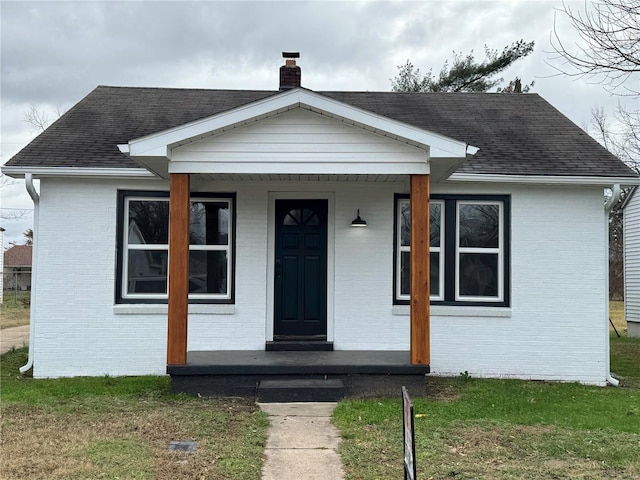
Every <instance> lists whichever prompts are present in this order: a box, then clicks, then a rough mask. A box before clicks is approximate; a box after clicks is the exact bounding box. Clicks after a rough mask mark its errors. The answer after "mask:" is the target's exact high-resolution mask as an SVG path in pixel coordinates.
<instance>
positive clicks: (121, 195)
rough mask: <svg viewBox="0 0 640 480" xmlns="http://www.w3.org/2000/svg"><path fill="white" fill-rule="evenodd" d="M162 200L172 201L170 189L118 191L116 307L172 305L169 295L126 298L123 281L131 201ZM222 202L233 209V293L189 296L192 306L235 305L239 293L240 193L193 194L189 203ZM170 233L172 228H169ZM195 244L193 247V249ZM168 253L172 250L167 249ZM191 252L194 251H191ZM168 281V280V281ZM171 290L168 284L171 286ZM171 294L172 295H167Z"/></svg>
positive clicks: (229, 283) (231, 277) (231, 225)
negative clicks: (127, 210) (225, 296)
mask: <svg viewBox="0 0 640 480" xmlns="http://www.w3.org/2000/svg"><path fill="white" fill-rule="evenodd" d="M136 197H139V198H160V199H165V198H166V199H168V198H169V192H168V191H166V190H118V191H117V216H116V217H117V220H116V221H117V226H116V268H115V270H116V272H115V275H116V278H115V295H114V301H115V303H116V304H156V305H163V304H167V303H168V297H167V296H166V295H165V298H161V297H156V298H144V297H135V298H131V297H124V296H123V290H122V289H123V282H124V278H123V275H124V265H123V262H124V259H125V255H124V250H125V249H126V248H127V245H125V238H124V232H125V230H126V229H128V226H126V225H125V224H124V222H125V218H126V216H125V207H126V202H127V199H131V198H136ZM215 199H221V200H225V201H229V207H230V210H231V212H230V215H229V221H230V227H231V228H230V229H231V236H230V238H229V240H228V247H229V248H228V249H229V251H230V257H231V258H230V265H231V268H230V270H231V272H230V275H229V279H228V285H227V288H228V289H229V290H230V291H229V297H228V298H192V297H191V295H192V294H189V303H190V304H235V290H236V288H235V287H236V210H237V202H236V194H235V192H220V193H212V192H191V194H190V197H189V201H190V202H194V201H195V202H197V201H198V200H208V201H211V200H215ZM167 230H168V226H167ZM191 246H192V245H191V244H190V245H189V247H191ZM167 251H168V247H167ZM189 251H192V250H191V248H189ZM167 280H168V279H167ZM167 288H168V285H167ZM167 293H168V292H167Z"/></svg>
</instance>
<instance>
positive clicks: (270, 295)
mask: <svg viewBox="0 0 640 480" xmlns="http://www.w3.org/2000/svg"><path fill="white" fill-rule="evenodd" d="M286 199H310V200H316V199H317V200H327V342H333V341H335V242H336V238H335V237H336V235H335V211H336V209H335V193H334V192H300V191H295V190H291V191H278V192H269V195H268V212H267V279H266V284H267V322H266V327H265V328H266V330H265V338H266V340H267V342H271V341H273V326H274V318H273V317H274V314H273V309H274V295H275V285H274V279H275V248H276V232H275V217H276V200H286Z"/></svg>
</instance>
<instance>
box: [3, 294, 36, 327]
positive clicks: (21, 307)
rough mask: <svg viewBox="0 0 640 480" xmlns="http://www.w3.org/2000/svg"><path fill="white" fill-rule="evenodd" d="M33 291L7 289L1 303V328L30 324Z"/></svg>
mask: <svg viewBox="0 0 640 480" xmlns="http://www.w3.org/2000/svg"><path fill="white" fill-rule="evenodd" d="M30 305H31V292H29V291H26V292H21V291H18V292H13V291H6V292H4V295H3V296H2V305H0V329H3V328H11V327H20V326H22V325H29V310H30Z"/></svg>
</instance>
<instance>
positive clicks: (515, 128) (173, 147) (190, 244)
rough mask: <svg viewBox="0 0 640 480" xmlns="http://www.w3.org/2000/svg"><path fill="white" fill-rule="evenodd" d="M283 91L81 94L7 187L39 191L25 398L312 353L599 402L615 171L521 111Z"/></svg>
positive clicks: (545, 109)
mask: <svg viewBox="0 0 640 480" xmlns="http://www.w3.org/2000/svg"><path fill="white" fill-rule="evenodd" d="M292 67H293V68H297V67H295V64H294V65H290V66H288V67H283V68H284V69H286V68H292ZM286 73H287V71H285V79H284V83H283V84H282V85H281V87H282V88H281V91H280V92H267V91H227V90H224V91H223V90H172V89H146V88H117V87H98V88H97V89H96V90H94V91H93V92H92V93H90V94H89V95H88V96H87V97H85V99H83V100H82V101H80V102H79V103H78V104H77V105H76V106H75V107H73V108H72V109H71V110H69V111H68V112H67V113H66V114H65V115H63V116H62V117H61V118H60V119H59V120H58V121H57V122H56V123H55V124H54V125H52V126H51V127H50V128H49V129H48V130H47V131H46V132H45V133H44V134H42V135H41V136H40V137H38V138H37V139H36V140H34V141H33V142H32V143H31V144H30V145H29V146H27V147H26V148H25V149H24V150H23V151H21V152H20V153H18V154H17V155H16V156H15V157H14V158H13V159H11V160H10V161H9V162H8V163H7V164H6V165H5V166H4V167H3V172H4V173H6V174H8V175H11V176H25V177H26V178H27V183H28V184H29V183H30V181H31V179H32V178H39V179H40V192H39V194H36V193H35V192H33V197H34V201H35V202H36V209H37V220H36V225H35V228H34V230H35V243H36V247H35V248H36V250H35V251H34V266H35V267H34V268H35V269H36V271H35V273H34V287H33V300H32V305H33V306H34V308H33V312H32V315H33V317H32V332H33V337H32V343H31V345H30V349H31V351H30V354H31V356H30V361H32V363H33V368H34V375H35V376H36V377H59V376H75V375H104V374H109V375H137V374H164V373H165V372H166V371H167V366H168V365H169V366H172V365H182V364H185V363H188V355H187V354H188V353H189V352H199V351H229V352H231V351H247V350H249V351H261V350H262V351H264V350H265V349H270V348H279V349H282V348H285V349H286V348H287V345H296V346H299V345H300V343H303V344H304V343H305V342H307V343H308V344H309V345H312V344H313V345H315V344H321V345H322V347H323V348H328V349H333V350H334V351H367V352H389V351H402V352H407V359H408V361H409V359H410V362H411V363H413V364H423V365H428V368H429V369H430V371H431V372H432V373H433V374H437V375H457V374H458V373H460V372H462V371H468V372H469V373H470V374H471V375H473V376H478V377H510V378H525V379H547V380H560V381H580V382H585V383H592V384H599V385H603V384H605V383H606V381H607V378H608V376H609V360H608V326H607V318H608V317H607V300H606V298H607V291H606V289H607V281H606V272H607V269H606V268H605V260H604V259H605V258H606V252H607V245H606V242H607V235H606V232H605V221H604V220H605V218H606V217H605V210H604V207H603V188H605V187H610V186H612V185H614V184H623V185H631V184H639V183H640V181H639V180H638V177H637V176H636V175H635V174H634V173H633V172H632V171H631V170H630V169H628V168H627V167H626V166H625V165H624V164H622V163H621V162H619V161H618V160H617V159H616V158H615V157H613V156H612V155H610V154H609V153H608V152H606V151H605V150H604V149H603V148H602V147H600V146H599V145H598V144H597V143H596V142H595V141H593V140H592V139H591V138H589V137H588V136H587V135H586V134H585V133H584V132H582V130H580V129H579V128H578V127H577V126H575V125H574V124H572V123H571V122H570V121H569V120H568V119H566V118H565V117H564V116H562V115H561V114H560V113H559V112H558V111H556V110H555V109H554V108H553V107H551V106H550V105H549V104H548V103H547V102H546V101H544V100H543V99H542V98H540V97H539V96H538V95H533V94H531V95H530V94H500V95H496V94H399V93H386V92H378V93H376V92H373V93H371V92H311V91H309V90H306V89H303V88H300V87H299V86H298V85H299V83H298V84H294V85H291V84H288V83H287V78H286ZM298 78H299V76H298ZM290 87H293V88H290ZM170 213H171V214H170ZM356 216H358V217H361V218H360V219H361V220H364V221H365V222H366V228H354V225H353V223H354V221H355V220H356ZM170 225H171V228H170ZM410 227H412V228H410Z"/></svg>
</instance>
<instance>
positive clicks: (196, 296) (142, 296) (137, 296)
mask: <svg viewBox="0 0 640 480" xmlns="http://www.w3.org/2000/svg"><path fill="white" fill-rule="evenodd" d="M131 201H142V202H144V201H148V202H156V201H163V202H167V203H168V202H169V197H164V196H163V197H154V196H137V195H129V196H127V197H126V198H125V201H124V212H123V217H122V218H123V223H124V224H123V225H122V228H123V252H122V279H121V292H120V298H121V299H122V300H167V299H168V293H129V292H128V285H129V281H128V279H129V252H130V251H131V250H142V251H154V250H155V251H166V252H167V262H168V255H169V244H168V243H167V244H130V243H129V203H130V202H131ZM189 201H190V202H200V203H205V202H206V203H209V202H218V203H227V204H228V206H229V222H228V234H227V244H226V245H191V244H190V245H189V251H190V252H191V251H226V252H227V293H225V294H220V293H190V294H189V300H230V299H231V298H232V281H233V280H232V279H233V275H234V271H233V251H232V248H233V247H232V243H233V238H234V237H233V235H234V234H235V232H234V231H233V227H234V226H233V220H232V219H233V215H234V210H233V209H234V208H235V205H234V201H233V198H230V197H198V196H192V197H190V198H189ZM168 282H169V265H168V264H167V286H166V290H167V292H168V290H169V285H168Z"/></svg>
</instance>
